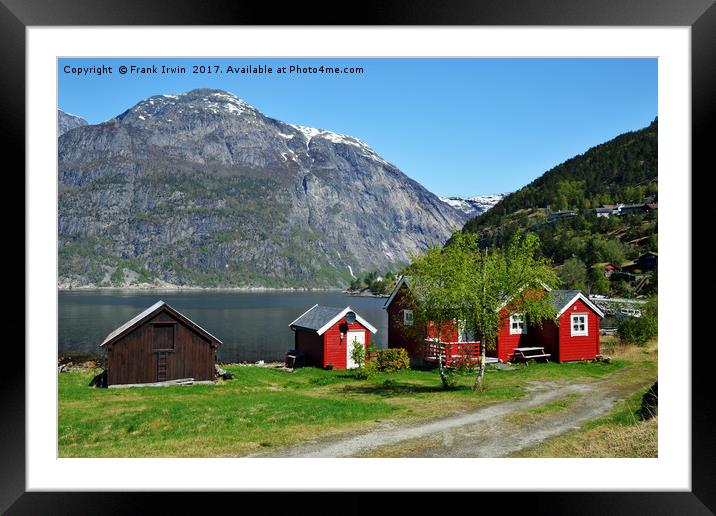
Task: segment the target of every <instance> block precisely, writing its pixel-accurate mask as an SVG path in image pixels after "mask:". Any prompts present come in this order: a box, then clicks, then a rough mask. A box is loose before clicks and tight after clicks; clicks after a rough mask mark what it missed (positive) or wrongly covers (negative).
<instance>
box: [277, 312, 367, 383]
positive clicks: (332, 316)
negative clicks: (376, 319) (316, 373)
mask: <svg viewBox="0 0 716 516" xmlns="http://www.w3.org/2000/svg"><path fill="white" fill-rule="evenodd" d="M289 327H290V328H291V330H293V331H294V342H295V344H294V346H295V349H296V351H300V352H302V353H303V354H304V356H305V357H306V364H307V365H313V366H316V367H322V368H326V367H328V366H329V364H330V365H331V366H332V367H333V369H353V368H355V367H357V364H355V363H354V362H353V360H352V359H351V350H352V347H353V343H354V342H359V343H362V344H363V345H364V346H365V347H366V348H367V347H368V346H369V345H370V334H371V333H376V332H377V331H378V330H377V328H375V327H374V326H373V325H372V324H370V323H369V322H368V321H366V320H365V319H363V318H362V317H361V316H360V315H358V314H357V313H356V312H355V311H354V310H352V309H351V307H350V306H347V307H345V308H333V307H329V306H318V305H317V304H316V305H313V306H312V307H311V308H309V309H308V310H307V311H306V312H304V313H303V314H301V315H300V316H299V317H298V318H297V319H296V320H295V321H293V322H292V323H291V324H289Z"/></svg>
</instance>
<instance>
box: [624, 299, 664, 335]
mask: <svg viewBox="0 0 716 516" xmlns="http://www.w3.org/2000/svg"><path fill="white" fill-rule="evenodd" d="M617 332H618V333H619V340H621V341H622V342H625V343H628V344H638V345H643V344H646V342H648V341H649V340H651V339H653V338H655V337H656V336H657V334H658V307H657V304H656V299H651V300H649V302H648V303H647V304H646V305H644V308H643V309H642V310H641V317H624V318H623V319H621V320H620V321H619V324H618V326H617Z"/></svg>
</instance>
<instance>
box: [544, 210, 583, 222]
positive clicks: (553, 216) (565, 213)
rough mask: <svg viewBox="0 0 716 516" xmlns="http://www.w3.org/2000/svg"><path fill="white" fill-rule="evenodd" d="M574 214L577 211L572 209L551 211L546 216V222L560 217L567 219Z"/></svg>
mask: <svg viewBox="0 0 716 516" xmlns="http://www.w3.org/2000/svg"><path fill="white" fill-rule="evenodd" d="M576 215H577V212H576V211H573V210H566V211H555V212H553V213H550V214H549V215H548V216H547V222H554V221H556V220H561V219H569V218H571V217H574V216H576Z"/></svg>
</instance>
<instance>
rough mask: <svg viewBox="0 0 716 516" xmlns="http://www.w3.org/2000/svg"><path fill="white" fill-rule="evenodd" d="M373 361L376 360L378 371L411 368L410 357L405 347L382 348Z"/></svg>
mask: <svg viewBox="0 0 716 516" xmlns="http://www.w3.org/2000/svg"><path fill="white" fill-rule="evenodd" d="M372 362H375V364H376V368H377V370H378V371H387V372H389V371H400V370H402V369H410V357H409V356H408V352H407V351H406V350H405V349H403V348H392V349H381V350H380V351H378V353H377V354H376V356H375V359H373V360H371V363H372Z"/></svg>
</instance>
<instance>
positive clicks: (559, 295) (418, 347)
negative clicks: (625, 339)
mask: <svg viewBox="0 0 716 516" xmlns="http://www.w3.org/2000/svg"><path fill="white" fill-rule="evenodd" d="M535 291H536V292H544V294H545V295H551V296H552V299H553V304H554V307H555V310H556V312H557V322H556V323H555V322H554V321H551V320H547V321H543V323H542V326H541V327H539V326H530V325H528V324H527V323H526V321H525V319H524V316H523V314H521V313H519V311H513V309H512V306H511V304H510V301H509V300H508V301H506V302H505V304H504V306H503V307H501V308H500V311H499V312H500V320H501V321H502V323H501V327H500V331H499V334H498V337H497V345H496V349H494V350H487V352H486V354H487V356H488V357H492V358H495V359H498V360H502V361H511V360H513V359H514V358H515V349H516V348H534V347H538V348H544V352H545V353H547V354H549V355H550V358H551V359H552V360H555V361H557V362H565V361H570V360H590V359H593V358H594V357H596V356H597V355H598V354H599V325H600V321H601V319H602V318H604V313H603V312H602V311H601V310H600V309H599V307H597V306H596V305H595V304H594V303H593V302H592V301H590V300H589V299H588V298H587V296H585V295H584V294H583V293H582V292H580V291H577V290H549V289H544V290H543V289H541V288H540V289H535ZM413 303H414V299H413V298H412V296H411V293H410V278H409V277H406V276H403V277H402V278H401V279H400V281H398V283H397V285H396V287H395V289H394V290H393V292H392V293H391V295H390V297H389V298H388V299H387V300H386V302H385V305H384V308H385V309H386V310H387V312H388V347H389V348H404V349H406V350H407V351H408V354H409V355H410V356H411V358H412V359H414V360H415V361H420V360H423V359H424V358H425V356H426V351H427V354H428V355H430V353H434V347H435V346H434V345H433V344H431V342H434V341H436V340H437V341H439V342H440V343H442V344H443V345H444V346H445V347H446V348H447V351H446V356H447V359H446V362H448V365H449V361H450V358H452V359H459V358H460V357H461V356H475V355H476V354H479V353H480V351H479V350H480V346H481V343H480V340H479V336H473V335H471V334H469V332H467V331H465V327H464V325H463V324H461V322H460V321H452V322H448V323H447V324H444V325H441V326H443V328H442V329H441V333H442V334H441V335H437V331H436V330H435V325H434V324H429V325H428V327H427V328H426V329H424V330H422V329H420V328H414V327H413V326H414V324H416V323H415V320H414V314H413V311H412V310H411V309H410V307H411V306H414V305H413Z"/></svg>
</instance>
